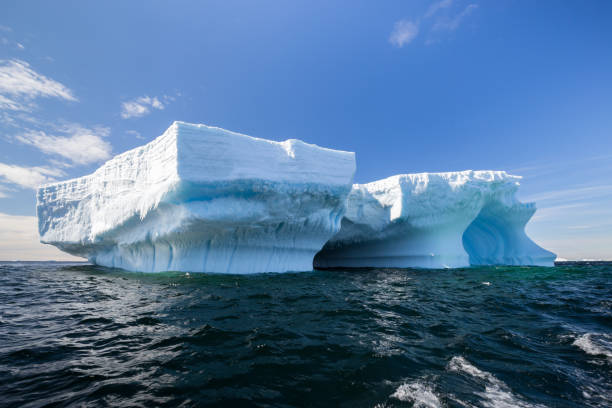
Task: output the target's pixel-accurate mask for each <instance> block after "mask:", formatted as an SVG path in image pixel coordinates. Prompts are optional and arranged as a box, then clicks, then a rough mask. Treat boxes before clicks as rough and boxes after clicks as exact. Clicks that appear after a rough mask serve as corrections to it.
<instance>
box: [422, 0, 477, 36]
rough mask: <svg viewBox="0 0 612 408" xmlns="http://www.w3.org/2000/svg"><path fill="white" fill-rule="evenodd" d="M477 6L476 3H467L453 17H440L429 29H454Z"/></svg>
mask: <svg viewBox="0 0 612 408" xmlns="http://www.w3.org/2000/svg"><path fill="white" fill-rule="evenodd" d="M477 8H478V4H468V6H467V7H466V8H465V9H463V11H462V12H461V13H459V14H457V15H456V16H455V17H453V18H441V19H439V20H438V21H436V23H435V24H434V25H433V27H432V28H431V31H455V30H456V29H457V28H459V26H460V25H461V22H462V21H463V20H464V19H465V18H466V17H467V16H469V15H470V14H472V12H474V11H475V10H476V9H477Z"/></svg>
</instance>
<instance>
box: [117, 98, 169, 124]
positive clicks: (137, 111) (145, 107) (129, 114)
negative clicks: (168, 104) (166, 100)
mask: <svg viewBox="0 0 612 408" xmlns="http://www.w3.org/2000/svg"><path fill="white" fill-rule="evenodd" d="M151 108H153V109H158V110H162V109H164V108H165V106H164V104H163V103H162V102H161V101H160V100H159V99H158V98H157V97H156V96H154V97H152V98H151V97H149V96H141V97H139V98H136V99H134V100H132V101H128V102H123V103H122V104H121V117H122V118H123V119H128V118H139V117H142V116H145V115H148V114H149V113H151Z"/></svg>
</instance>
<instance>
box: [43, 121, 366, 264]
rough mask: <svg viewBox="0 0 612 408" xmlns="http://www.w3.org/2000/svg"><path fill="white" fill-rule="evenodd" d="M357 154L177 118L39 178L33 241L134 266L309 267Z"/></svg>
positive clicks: (337, 210) (338, 211)
mask: <svg viewBox="0 0 612 408" xmlns="http://www.w3.org/2000/svg"><path fill="white" fill-rule="evenodd" d="M354 173H355V154H354V153H352V152H345V151H338V150H332V149H326V148H322V147H319V146H316V145H312V144H307V143H305V142H302V141H300V140H293V139H292V140H286V141H284V142H274V141H270V140H265V139H259V138H254V137H250V136H246V135H242V134H238V133H234V132H230V131H227V130H224V129H220V128H216V127H209V126H206V125H194V124H188V123H184V122H174V123H173V124H172V125H171V126H170V127H169V128H168V129H167V130H166V131H165V133H164V134H163V135H161V136H159V137H158V138H156V139H155V140H153V141H152V142H150V143H148V144H146V145H144V146H141V147H138V148H136V149H133V150H130V151H128V152H125V153H123V154H120V155H118V156H116V157H114V158H112V159H111V160H109V161H108V162H106V163H105V164H103V165H102V166H101V167H100V168H99V169H98V170H96V171H95V172H94V173H92V174H90V175H87V176H84V177H80V178H76V179H73V180H68V181H62V182H58V183H53V184H48V185H44V186H42V187H40V188H39V189H38V191H37V215H38V221H39V225H38V227H39V233H40V239H41V242H43V243H47V244H51V245H54V246H56V247H58V248H59V249H61V250H62V251H65V252H67V253H69V254H72V255H76V256H80V257H84V258H87V259H88V260H89V261H90V262H92V263H94V264H98V265H103V266H107V267H116V268H123V269H127V270H132V271H143V272H157V271H169V270H170V271H189V272H221V273H254V272H283V271H303V270H312V266H313V258H314V256H315V254H316V253H317V252H318V251H319V250H320V249H321V248H322V247H323V245H324V244H325V243H326V242H327V241H328V240H329V239H330V238H331V237H332V236H334V235H335V234H336V233H337V232H338V231H339V229H340V225H341V220H342V216H343V214H344V211H345V203H346V198H347V196H348V194H349V192H350V190H351V185H352V178H353V175H354Z"/></svg>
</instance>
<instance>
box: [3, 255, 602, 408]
mask: <svg viewBox="0 0 612 408" xmlns="http://www.w3.org/2000/svg"><path fill="white" fill-rule="evenodd" d="M0 307H1V309H0V405H1V406H9V407H13V406H14V407H24V406H26V407H39V406H60V407H61V406H113V407H114V406H143V407H144V406H172V407H174V406H265V407H291V406H317V407H318V406H321V407H335V406H341V407H342V406H343V407H393V406H408V407H410V406H417V407H438V406H442V407H443V406H447V407H514V406H518V407H606V406H612V267H610V266H563V267H556V268H527V267H514V268H502V267H491V268H477V269H476V268H475V269H457V270H433V271H426V270H363V271H316V272H308V273H289V274H262V275H251V276H230V275H205V274H191V275H187V274H184V273H180V274H179V273H164V274H137V273H128V272H121V271H116V270H110V269H105V268H101V267H95V266H89V265H75V264H55V263H24V264H18V263H12V264H11V263H3V264H0Z"/></svg>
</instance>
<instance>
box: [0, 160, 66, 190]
mask: <svg viewBox="0 0 612 408" xmlns="http://www.w3.org/2000/svg"><path fill="white" fill-rule="evenodd" d="M64 175H65V173H64V172H63V171H61V170H58V169H51V168H48V167H39V166H36V167H23V166H17V165H14V164H5V163H0V182H2V183H6V184H13V185H16V186H19V187H24V188H38V186H40V185H41V184H45V183H51V182H53V181H56V178H57V177H62V176H64ZM0 187H1V188H2V189H3V190H4V191H6V187H4V186H0Z"/></svg>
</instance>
